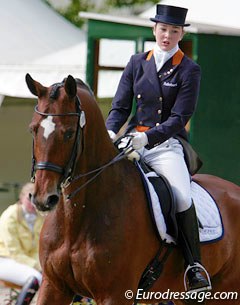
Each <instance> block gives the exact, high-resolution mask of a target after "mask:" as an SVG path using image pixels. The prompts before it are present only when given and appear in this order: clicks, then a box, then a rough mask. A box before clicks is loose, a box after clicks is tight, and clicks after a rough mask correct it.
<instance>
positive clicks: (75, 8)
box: [45, 0, 159, 27]
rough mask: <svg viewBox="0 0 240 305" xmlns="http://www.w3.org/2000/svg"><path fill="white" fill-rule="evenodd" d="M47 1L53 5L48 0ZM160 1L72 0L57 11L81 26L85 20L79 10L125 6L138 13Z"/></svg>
mask: <svg viewBox="0 0 240 305" xmlns="http://www.w3.org/2000/svg"><path fill="white" fill-rule="evenodd" d="M45 2H46V3H48V4H49V5H50V6H51V4H50V3H49V1H48V0H45ZM158 2H159V0H148V1H146V0H101V1H99V0H71V1H70V4H69V5H68V6H67V7H66V8H65V9H57V11H58V13H60V14H61V15H62V16H64V17H65V18H66V19H68V20H69V21H70V22H72V23H73V24H75V25H76V26H78V27H81V26H82V25H83V22H84V21H83V20H81V19H80V18H79V16H78V14H79V12H87V11H91V12H98V13H109V12H111V10H114V11H115V12H116V10H117V9H118V10H119V9H121V8H125V12H126V11H127V10H128V11H129V13H130V14H138V13H140V12H141V11H142V10H144V9H146V8H147V7H149V6H151V5H152V4H155V3H158ZM99 3H100V4H99Z"/></svg>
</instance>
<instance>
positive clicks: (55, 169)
mask: <svg viewBox="0 0 240 305" xmlns="http://www.w3.org/2000/svg"><path fill="white" fill-rule="evenodd" d="M80 82H81V81H80ZM26 83H27V86H28V88H29V90H30V91H31V93H32V94H34V95H36V96H37V97H38V103H37V106H36V107H35V113H34V116H33V119H32V122H31V123H30V131H31V133H32V135H33V155H32V160H33V161H32V162H33V164H32V179H33V180H34V181H35V191H34V194H33V196H32V201H33V203H34V204H35V205H36V207H37V208H38V209H39V210H41V211H49V210H52V209H53V208H54V206H55V205H56V204H57V203H58V201H59V197H60V195H61V186H62V185H63V184H64V183H65V184H66V181H69V180H71V178H72V175H73V173H74V171H75V166H76V163H77V159H78V156H79V154H80V153H81V151H82V149H83V148H82V144H83V129H84V126H85V123H86V121H85V113H84V111H83V110H82V109H81V103H80V99H79V97H78V95H77V83H76V80H75V79H74V78H73V77H72V76H71V75H69V76H68V77H67V78H66V79H64V80H63V81H62V82H61V83H56V84H53V85H52V86H50V87H45V86H43V85H41V84H40V83H39V82H37V81H35V80H33V79H32V77H31V76H30V75H29V74H27V75H26ZM81 84H84V83H83V82H81ZM84 85H85V84H84ZM85 86H86V85H85ZM85 91H86V90H85ZM89 92H90V91H89ZM85 95H86V93H85ZM88 95H89V96H90V93H88Z"/></svg>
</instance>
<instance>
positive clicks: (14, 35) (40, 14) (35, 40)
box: [0, 0, 87, 97]
mask: <svg viewBox="0 0 240 305" xmlns="http://www.w3.org/2000/svg"><path fill="white" fill-rule="evenodd" d="M0 23H1V26H0V41H1V50H0V54H1V56H0V95H8V96H15V97H32V95H31V94H30V92H29V90H28V88H27V86H26V84H25V74H26V73H30V74H31V75H32V77H33V78H35V79H36V80H38V81H40V82H42V83H43V84H45V85H47V86H48V85H51V84H52V83H54V82H56V81H61V80H62V79H63V78H64V77H66V76H67V75H68V74H72V75H73V76H74V77H78V78H81V79H83V80H85V66H86V54H87V43H86V33H85V32H84V31H82V30H80V29H78V28H77V27H75V26H74V25H72V24H71V23H70V22H68V21H66V20H65V19H64V18H63V17H62V16H60V15H58V14H57V13H56V12H55V11H53V10H52V9H51V8H50V7H49V6H48V5H46V4H45V3H43V2H42V1H40V0H24V1H22V0H11V1H1V9H0Z"/></svg>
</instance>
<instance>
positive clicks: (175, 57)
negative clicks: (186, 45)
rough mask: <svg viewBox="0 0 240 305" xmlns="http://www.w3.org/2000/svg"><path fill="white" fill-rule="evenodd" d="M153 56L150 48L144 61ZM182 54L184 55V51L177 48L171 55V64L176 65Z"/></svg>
mask: <svg viewBox="0 0 240 305" xmlns="http://www.w3.org/2000/svg"><path fill="white" fill-rule="evenodd" d="M152 56H153V50H151V51H150V52H149V53H148V56H147V58H146V61H149V60H150V59H151V57H152ZM183 56H184V53H183V51H182V50H180V49H178V51H177V52H176V53H175V54H174V55H173V58H172V65H173V66H176V65H179V64H180V63H181V61H182V59H183Z"/></svg>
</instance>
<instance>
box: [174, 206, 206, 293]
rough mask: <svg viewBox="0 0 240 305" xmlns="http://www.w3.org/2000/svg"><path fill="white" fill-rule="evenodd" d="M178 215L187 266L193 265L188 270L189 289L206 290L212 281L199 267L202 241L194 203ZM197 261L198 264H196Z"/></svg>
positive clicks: (181, 243)
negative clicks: (208, 279) (209, 280)
mask: <svg viewBox="0 0 240 305" xmlns="http://www.w3.org/2000/svg"><path fill="white" fill-rule="evenodd" d="M176 216H177V223H178V228H179V244H180V246H181V247H182V251H183V256H184V259H185V268H186V267H187V266H189V265H190V266H193V267H191V268H190V269H189V271H188V272H187V278H188V286H189V290H190V291H191V290H196V289H198V290H199V289H200V290H201V288H202V289H203V290H206V288H207V287H209V285H210V283H209V282H208V281H207V279H206V278H205V277H204V276H203V275H202V274H201V271H203V270H202V269H201V268H200V267H199V264H200V265H201V256H200V242H199V231H198V220H197V215H196V211H195V207H194V204H192V205H191V207H190V208H189V209H188V210H186V211H183V212H180V213H177V215H176ZM195 263H198V264H196V266H194V264H195Z"/></svg>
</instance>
